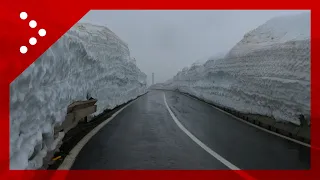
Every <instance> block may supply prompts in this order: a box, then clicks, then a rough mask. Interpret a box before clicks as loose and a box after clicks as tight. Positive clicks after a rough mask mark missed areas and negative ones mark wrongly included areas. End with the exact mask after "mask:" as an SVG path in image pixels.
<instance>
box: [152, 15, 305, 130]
mask: <svg viewBox="0 0 320 180" xmlns="http://www.w3.org/2000/svg"><path fill="white" fill-rule="evenodd" d="M159 86H160V85H157V86H156V87H158V88H159ZM162 88H168V89H178V90H180V91H182V92H186V93H189V94H192V95H195V96H197V97H199V98H202V99H205V100H208V101H211V102H212V103H215V104H217V105H220V106H224V107H228V108H231V109H235V110H238V111H241V112H244V113H252V114H261V115H267V116H270V117H274V118H275V119H276V120H279V121H287V122H288V121H289V122H292V123H295V124H300V122H299V119H298V117H299V115H300V114H303V115H305V116H307V117H308V116H310V14H309V13H303V14H299V15H294V16H284V17H277V18H274V19H271V20H269V21H267V22H266V23H265V24H263V25H261V26H259V27H258V28H256V29H254V30H253V31H251V32H249V33H247V34H246V35H245V36H244V38H243V39H242V40H241V41H240V42H239V43H237V44H236V45H235V46H234V47H233V48H232V49H231V50H230V51H229V52H228V53H227V54H226V56H224V57H222V56H220V57H218V58H211V59H210V60H208V61H207V62H206V63H205V64H203V65H193V66H191V68H185V69H183V70H182V71H180V72H178V74H177V75H176V76H175V77H174V78H173V79H171V80H169V81H168V82H166V83H165V84H163V85H162Z"/></svg>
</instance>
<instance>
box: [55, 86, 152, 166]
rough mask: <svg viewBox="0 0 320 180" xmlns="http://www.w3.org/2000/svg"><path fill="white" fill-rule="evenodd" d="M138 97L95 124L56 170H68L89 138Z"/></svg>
mask: <svg viewBox="0 0 320 180" xmlns="http://www.w3.org/2000/svg"><path fill="white" fill-rule="evenodd" d="M147 93H148V91H147V92H146V93H144V94H142V95H141V96H140V97H142V96H144V95H145V94H147ZM140 97H138V98H136V99H134V100H133V101H131V102H130V103H129V104H127V105H125V106H124V107H122V108H121V109H119V110H118V111H117V112H115V113H114V114H113V115H112V116H111V117H109V118H108V119H106V120H105V121H103V122H101V123H100V124H99V125H97V126H96V127H95V128H94V129H92V130H91V131H90V132H89V133H88V134H86V135H85V136H84V137H83V138H82V139H81V140H80V141H79V142H78V143H77V144H76V145H75V146H74V147H73V148H72V150H71V151H70V152H69V154H68V155H67V156H66V157H65V158H64V160H63V162H62V163H61V164H60V166H59V167H58V168H57V170H70V169H71V167H72V165H73V163H74V161H75V160H76V158H77V156H78V154H79V153H80V151H81V150H82V148H83V147H84V146H85V145H86V144H87V143H88V142H89V140H90V139H91V138H92V137H93V136H94V135H95V134H96V133H98V132H99V131H100V130H101V129H102V128H103V127H104V126H105V125H106V124H108V123H109V122H110V121H111V120H112V119H113V118H115V117H116V116H117V115H118V114H119V113H120V112H122V111H123V110H124V109H125V108H126V107H128V106H130V105H131V104H132V103H134V102H135V101H136V100H138V99H139V98H140Z"/></svg>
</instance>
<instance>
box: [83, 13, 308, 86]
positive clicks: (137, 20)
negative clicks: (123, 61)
mask: <svg viewBox="0 0 320 180" xmlns="http://www.w3.org/2000/svg"><path fill="white" fill-rule="evenodd" d="M300 12H302V11H221V10H220V11H214V10H213V11H120V10H108V11H90V12H89V13H88V14H87V15H86V16H85V17H84V18H83V19H82V20H81V22H89V23H92V24H98V25H104V26H106V27H108V28H109V29H111V30H112V31H113V32H114V33H116V34H117V35H118V36H119V37H120V38H121V39H122V40H124V41H125V42H127V43H128V45H129V49H130V52H131V56H132V57H135V58H136V60H137V65H138V67H139V68H140V69H141V71H143V72H144V73H146V74H147V75H148V84H150V83H151V73H152V72H154V73H155V82H156V83H159V82H163V81H165V80H168V79H169V78H172V77H173V76H174V75H175V74H176V73H177V72H178V71H179V70H181V69H182V68H183V67H186V66H189V65H191V64H192V63H194V62H195V61H197V60H200V59H204V58H207V57H209V56H212V55H215V54H216V53H221V52H226V51H228V50H229V49H231V48H232V46H234V45H235V44H236V43H237V42H238V41H240V40H241V39H242V37H243V35H244V34H245V33H246V32H248V31H250V30H252V29H254V28H256V27H257V26H259V25H261V24H263V23H264V22H266V21H267V20H269V19H270V18H272V17H275V16H280V15H287V14H292V13H300Z"/></svg>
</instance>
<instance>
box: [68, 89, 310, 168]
mask: <svg viewBox="0 0 320 180" xmlns="http://www.w3.org/2000/svg"><path fill="white" fill-rule="evenodd" d="M163 93H165V95H166V100H167V103H168V105H169V107H170V109H171V110H172V111H173V113H174V114H175V116H176V117H177V118H178V120H179V121H180V122H181V124H182V125H183V126H184V127H185V128H186V129H187V130H188V131H189V132H191V133H192V134H193V135H194V136H196V137H197V138H198V139H199V140H200V141H201V142H202V143H204V144H205V145H206V146H208V147H209V148H210V149H212V150H213V151H215V152H216V153H218V154H219V155H220V156H222V157H223V158H224V159H226V160H227V161H229V162H230V163H232V164H233V165H235V166H237V167H238V168H240V169H309V168H310V149H309V148H307V147H304V146H302V145H299V144H296V143H293V142H290V141H288V140H285V139H282V138H280V137H277V136H274V135H271V134H268V133H266V132H263V131H261V130H258V129H256V128H254V127H251V126H249V125H247V124H245V123H242V122H240V121H238V120H236V119H234V118H233V117H231V116H228V115H226V114H224V113H222V112H220V111H218V110H216V109H214V108H213V107H211V106H210V105H208V104H206V103H204V102H201V101H198V100H195V99H192V98H190V97H187V96H185V95H182V94H180V93H176V92H169V91H165V92H164V91H151V92H149V93H148V94H146V95H144V96H142V97H140V98H139V99H137V100H136V101H134V102H133V103H132V104H131V105H130V106H128V107H127V108H125V109H124V110H123V111H122V112H120V113H119V114H118V115H117V116H116V117H115V118H114V119H113V120H112V121H110V122H109V123H108V124H107V125H106V126H104V127H103V128H102V129H101V130H100V131H99V132H98V133H97V134H96V135H95V136H93V137H92V138H91V140H90V141H89V142H88V143H87V144H86V145H85V146H84V148H83V149H82V150H81V152H80V153H79V155H78V157H77V159H76V161H75V162H74V164H73V166H72V169H100V170H102V169H197V170H199V169H207V170H208V169H228V167H227V166H225V165H224V164H223V163H222V162H220V161H219V160H217V159H215V158H214V157H213V156H211V155H210V154H209V153H207V152H206V151H205V150H204V149H202V148H201V147H200V146H199V145H198V144H196V143H195V142H194V141H193V140H191V139H190V138H189V136H187V135H186V133H185V132H183V131H182V130H181V129H180V128H179V127H178V126H177V124H175V122H174V121H173V119H172V117H171V115H170V114H169V112H168V110H167V108H166V106H165V103H164V98H163Z"/></svg>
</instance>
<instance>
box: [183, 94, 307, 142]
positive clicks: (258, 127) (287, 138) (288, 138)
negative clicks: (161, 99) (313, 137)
mask: <svg viewBox="0 0 320 180" xmlns="http://www.w3.org/2000/svg"><path fill="white" fill-rule="evenodd" d="M183 95H185V96H187V97H190V98H192V99H194V100H197V101H200V100H199V99H196V98H194V97H192V96H189V95H186V94H183ZM200 102H202V101H200ZM203 103H205V102H203ZM206 104H208V103H206ZM208 105H210V106H211V107H213V108H215V109H216V110H218V111H220V112H223V113H225V114H227V115H229V116H231V117H233V118H235V119H237V120H239V121H241V122H243V123H246V124H248V125H250V126H252V127H255V128H257V129H260V130H262V131H265V132H267V133H270V134H273V135H275V136H278V137H281V138H283V139H286V140H289V141H291V142H294V143H297V144H300V145H303V146H306V147H309V148H310V147H311V146H310V144H307V143H304V142H301V141H298V140H296V139H292V138H290V137H287V136H284V135H282V134H278V133H276V132H273V131H270V130H268V129H265V128H262V127H260V126H257V125H255V124H252V123H250V122H247V121H245V120H243V119H241V118H239V117H237V116H235V115H233V114H230V113H228V112H226V111H224V110H222V109H219V108H217V107H215V106H213V105H211V104H208Z"/></svg>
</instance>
